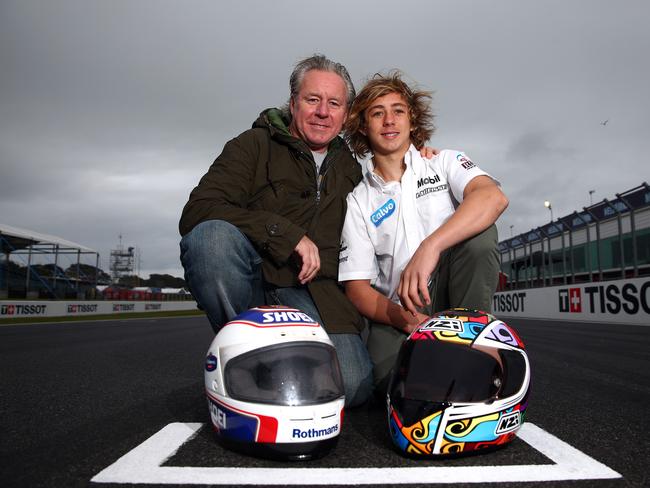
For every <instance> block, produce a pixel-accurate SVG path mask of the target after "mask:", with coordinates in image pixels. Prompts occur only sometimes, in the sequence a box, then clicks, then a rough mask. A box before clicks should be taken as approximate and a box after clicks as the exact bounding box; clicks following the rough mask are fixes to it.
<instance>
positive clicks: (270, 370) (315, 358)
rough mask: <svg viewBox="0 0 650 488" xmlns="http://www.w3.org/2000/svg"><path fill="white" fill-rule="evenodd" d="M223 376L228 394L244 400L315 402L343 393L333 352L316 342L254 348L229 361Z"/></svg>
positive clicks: (299, 403) (332, 398)
mask: <svg viewBox="0 0 650 488" xmlns="http://www.w3.org/2000/svg"><path fill="white" fill-rule="evenodd" d="M224 376H225V378H224V380H225V387H226V391H227V392H228V395H229V396H230V397H232V398H234V399H236V400H242V401H246V402H253V403H267V404H272V405H315V404H319V403H326V402H329V401H332V400H336V399H337V398H340V397H341V396H343V394H344V390H343V380H342V379H341V371H340V368H339V363H338V360H337V357H336V351H335V350H334V348H333V347H332V346H329V345H327V344H323V343H317V342H289V343H285V344H277V345H273V346H268V347H263V348H260V349H255V350H254V351H250V352H248V353H245V354H242V355H241V356H237V357H235V358H233V359H231V360H230V361H228V363H227V364H226V367H225V371H224Z"/></svg>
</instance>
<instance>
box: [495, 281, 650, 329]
mask: <svg viewBox="0 0 650 488" xmlns="http://www.w3.org/2000/svg"><path fill="white" fill-rule="evenodd" d="M492 310H493V312H494V313H495V314H497V315H499V316H503V317H509V316H514V317H530V318H549V319H563V320H578V321H579V320H585V321H597V322H608V321H610V320H615V321H616V322H617V323H634V324H642V325H650V278H636V279H631V280H617V281H603V282H596V283H583V284H579V285H566V286H554V287H548V288H530V289H526V290H513V291H507V292H500V293H496V294H495V295H494V297H493V300H492Z"/></svg>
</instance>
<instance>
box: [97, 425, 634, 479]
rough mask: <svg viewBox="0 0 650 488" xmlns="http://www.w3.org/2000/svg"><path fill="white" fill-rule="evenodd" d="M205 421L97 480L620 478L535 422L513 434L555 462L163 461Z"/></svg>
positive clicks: (163, 435) (154, 439) (178, 430)
mask: <svg viewBox="0 0 650 488" xmlns="http://www.w3.org/2000/svg"><path fill="white" fill-rule="evenodd" d="M203 425H204V424H199V423H188V424H185V423H173V424H169V425H167V426H166V427H163V428H162V429H161V430H160V431H158V432H157V433H156V434H154V435H153V436H151V437H150V438H149V439H147V440H146V441H144V442H143V443H142V444H140V445H139V446H138V447H136V448H135V449H133V450H131V451H130V452H128V453H127V454H125V455H124V456H122V457H121V458H120V459H118V460H117V461H116V462H115V463H113V464H111V465H110V466H109V467H107V468H106V469H104V470H103V471H101V472H100V473H99V474H97V475H96V476H95V477H94V478H93V479H92V480H91V481H93V482H96V483H146V484H179V485H180V484H187V485H190V484H191V485H305V475H306V474H309V484H310V485H374V484H378V485H386V484H408V483H419V484H423V483H430V484H437V483H488V482H492V483H494V482H524V481H559V480H589V479H610V478H621V477H622V476H621V475H620V474H619V473H617V472H616V471H614V470H612V469H610V468H608V467H607V466H605V465H604V464H602V463H600V462H598V461H596V460H595V459H593V458H591V457H589V456H587V455H586V454H584V453H583V452H581V451H578V450H577V449H575V448H574V447H572V446H570V445H569V444H567V443H566V442H564V441H561V440H560V439H558V438H557V437H555V436H553V435H551V434H549V433H548V432H546V431H545V430H542V429H540V428H539V427H537V426H536V425H534V424H531V423H526V424H524V425H523V426H522V427H521V429H519V432H518V433H517V435H518V437H519V438H520V439H522V440H523V441H524V442H526V443H528V444H530V445H531V446H532V447H533V448H534V449H536V450H538V451H539V452H541V453H542V454H543V455H544V456H546V457H547V458H549V459H550V460H551V461H553V462H554V463H555V464H529V465H516V466H512V465H510V466H453V467H445V466H428V467H421V468H418V467H415V468H309V467H305V468H228V467H214V468H205V467H189V466H162V464H163V463H164V462H165V461H166V460H167V459H169V458H170V457H172V456H173V455H174V454H175V453H176V451H177V450H178V449H179V448H180V447H181V446H182V445H183V444H185V443H186V442H187V441H189V440H190V439H192V438H193V437H194V436H195V435H196V434H197V432H198V431H199V429H200V428H201V427H202V426H203Z"/></svg>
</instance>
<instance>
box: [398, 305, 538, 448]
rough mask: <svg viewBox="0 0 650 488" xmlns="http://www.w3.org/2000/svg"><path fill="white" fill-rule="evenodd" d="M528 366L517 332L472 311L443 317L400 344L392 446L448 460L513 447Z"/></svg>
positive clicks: (525, 399)
mask: <svg viewBox="0 0 650 488" xmlns="http://www.w3.org/2000/svg"><path fill="white" fill-rule="evenodd" d="M529 384H530V364H529V362H528V356H527V355H526V352H525V350H524V344H523V342H522V341H521V339H520V338H519V337H518V336H517V333H516V332H515V331H514V330H513V329H512V328H511V327H509V326H508V325H506V324H505V323H504V322H502V321H501V320H498V319H497V318H495V317H494V316H492V315H490V314H488V313H485V312H479V311H476V310H467V309H452V310H447V311H444V312H441V313H438V314H436V315H434V316H433V317H431V318H430V319H429V320H427V321H425V322H423V323H422V324H421V325H420V326H419V327H418V328H417V329H416V330H415V331H414V332H413V333H411V335H410V336H409V337H408V338H407V339H406V341H404V344H403V345H402V347H401V349H400V352H399V356H398V358H397V362H396V364H395V368H394V369H393V374H392V377H391V380H390V383H389V386H388V396H387V401H388V424H389V427H390V433H391V437H392V439H393V443H394V444H395V446H396V447H397V448H398V449H399V450H400V451H402V452H403V453H405V454H408V455H414V456H444V455H450V454H460V453H467V452H470V451H477V450H479V449H485V448H495V447H499V446H502V445H504V444H507V443H509V442H510V441H512V439H513V438H514V436H515V432H516V431H517V429H519V427H521V425H522V423H523V421H524V412H525V411H526V407H527V406H528V387H529Z"/></svg>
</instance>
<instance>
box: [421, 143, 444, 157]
mask: <svg viewBox="0 0 650 488" xmlns="http://www.w3.org/2000/svg"><path fill="white" fill-rule="evenodd" d="M438 154H440V149H436V148H435V147H429V146H424V147H423V148H422V149H420V156H422V157H423V158H425V159H431V158H432V157H434V156H437V155H438Z"/></svg>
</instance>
